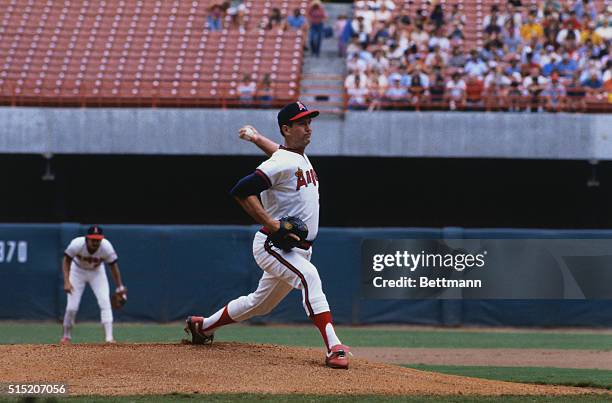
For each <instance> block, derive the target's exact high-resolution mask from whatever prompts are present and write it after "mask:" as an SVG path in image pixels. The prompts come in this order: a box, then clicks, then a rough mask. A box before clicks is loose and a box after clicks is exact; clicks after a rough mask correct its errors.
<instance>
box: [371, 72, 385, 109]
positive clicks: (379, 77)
mask: <svg viewBox="0 0 612 403" xmlns="http://www.w3.org/2000/svg"><path fill="white" fill-rule="evenodd" d="M387 86H388V81H387V77H385V75H384V74H379V73H378V72H377V71H372V73H371V74H370V75H369V77H368V100H369V102H370V106H369V107H368V111H369V112H372V111H375V110H379V109H380V106H381V101H382V99H383V97H384V95H385V91H386V90H387Z"/></svg>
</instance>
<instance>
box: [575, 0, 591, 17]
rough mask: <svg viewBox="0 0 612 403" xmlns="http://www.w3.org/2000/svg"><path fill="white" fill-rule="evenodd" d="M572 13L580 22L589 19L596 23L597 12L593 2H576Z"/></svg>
mask: <svg viewBox="0 0 612 403" xmlns="http://www.w3.org/2000/svg"><path fill="white" fill-rule="evenodd" d="M572 11H573V12H574V13H575V14H576V17H577V18H578V19H579V20H583V19H584V18H589V19H590V20H592V21H594V20H595V18H597V10H596V9H595V4H594V3H593V2H592V1H591V0H576V1H575V2H574V6H573V7H572Z"/></svg>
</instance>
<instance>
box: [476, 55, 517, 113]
mask: <svg viewBox="0 0 612 403" xmlns="http://www.w3.org/2000/svg"><path fill="white" fill-rule="evenodd" d="M491 67H492V69H491V71H490V72H489V74H487V76H486V77H485V79H484V83H483V84H484V95H485V98H486V105H485V106H486V108H487V110H490V109H498V108H500V107H502V106H503V99H504V98H505V97H506V96H507V95H508V89H509V87H510V84H511V82H512V81H511V80H510V78H509V77H508V76H506V75H505V74H504V68H503V66H502V65H501V64H493V65H492V66H491Z"/></svg>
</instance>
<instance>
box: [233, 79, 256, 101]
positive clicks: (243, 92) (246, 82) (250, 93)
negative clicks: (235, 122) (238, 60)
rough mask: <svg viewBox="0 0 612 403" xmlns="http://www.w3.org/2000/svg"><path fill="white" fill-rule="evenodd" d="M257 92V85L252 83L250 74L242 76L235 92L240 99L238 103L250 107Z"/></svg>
mask: <svg viewBox="0 0 612 403" xmlns="http://www.w3.org/2000/svg"><path fill="white" fill-rule="evenodd" d="M256 90H257V84H256V83H255V81H253V78H252V77H251V75H250V74H244V75H243V76H242V81H241V82H240V84H238V87H237V88H236V91H237V92H238V97H239V99H240V103H241V104H244V105H250V104H251V102H252V101H253V99H254V97H255V91H256Z"/></svg>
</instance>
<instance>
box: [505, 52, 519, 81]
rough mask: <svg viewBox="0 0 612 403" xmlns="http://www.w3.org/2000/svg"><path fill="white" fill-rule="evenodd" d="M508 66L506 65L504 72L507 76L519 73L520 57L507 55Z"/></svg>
mask: <svg viewBox="0 0 612 403" xmlns="http://www.w3.org/2000/svg"><path fill="white" fill-rule="evenodd" d="M508 59H509V61H508V66H507V67H506V70H505V73H506V75H507V76H512V75H513V74H521V66H520V65H519V61H520V58H519V56H518V55H509V57H508Z"/></svg>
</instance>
